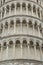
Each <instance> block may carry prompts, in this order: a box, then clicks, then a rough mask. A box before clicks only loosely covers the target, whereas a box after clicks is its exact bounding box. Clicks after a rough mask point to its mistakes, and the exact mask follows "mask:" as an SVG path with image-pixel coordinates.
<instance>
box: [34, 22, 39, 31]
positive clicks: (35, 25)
mask: <svg viewBox="0 0 43 65" xmlns="http://www.w3.org/2000/svg"><path fill="white" fill-rule="evenodd" d="M34 28H35V29H36V30H38V25H37V21H35V24H34Z"/></svg>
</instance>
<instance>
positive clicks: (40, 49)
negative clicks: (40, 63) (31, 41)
mask: <svg viewBox="0 0 43 65" xmlns="http://www.w3.org/2000/svg"><path fill="white" fill-rule="evenodd" d="M40 60H42V48H41V45H40Z"/></svg>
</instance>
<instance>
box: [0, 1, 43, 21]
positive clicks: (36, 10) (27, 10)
mask: <svg viewBox="0 0 43 65" xmlns="http://www.w3.org/2000/svg"><path fill="white" fill-rule="evenodd" d="M15 15H24V16H25V15H26V16H32V17H35V18H37V19H40V20H42V21H43V7H42V6H40V5H38V4H37V3H36V2H34V1H30V0H29V1H28V0H25V1H24V0H21V1H20V0H18V1H17V0H12V1H9V2H6V3H5V4H4V5H2V6H0V20H2V19H5V18H7V17H10V16H15Z"/></svg>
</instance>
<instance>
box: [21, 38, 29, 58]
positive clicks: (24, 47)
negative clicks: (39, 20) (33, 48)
mask: <svg viewBox="0 0 43 65" xmlns="http://www.w3.org/2000/svg"><path fill="white" fill-rule="evenodd" d="M22 53H23V58H27V57H28V44H27V40H26V39H24V40H23V42H22Z"/></svg>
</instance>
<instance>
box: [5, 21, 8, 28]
mask: <svg viewBox="0 0 43 65" xmlns="http://www.w3.org/2000/svg"><path fill="white" fill-rule="evenodd" d="M5 28H6V29H7V28H8V22H7V21H6V22H5Z"/></svg>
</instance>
